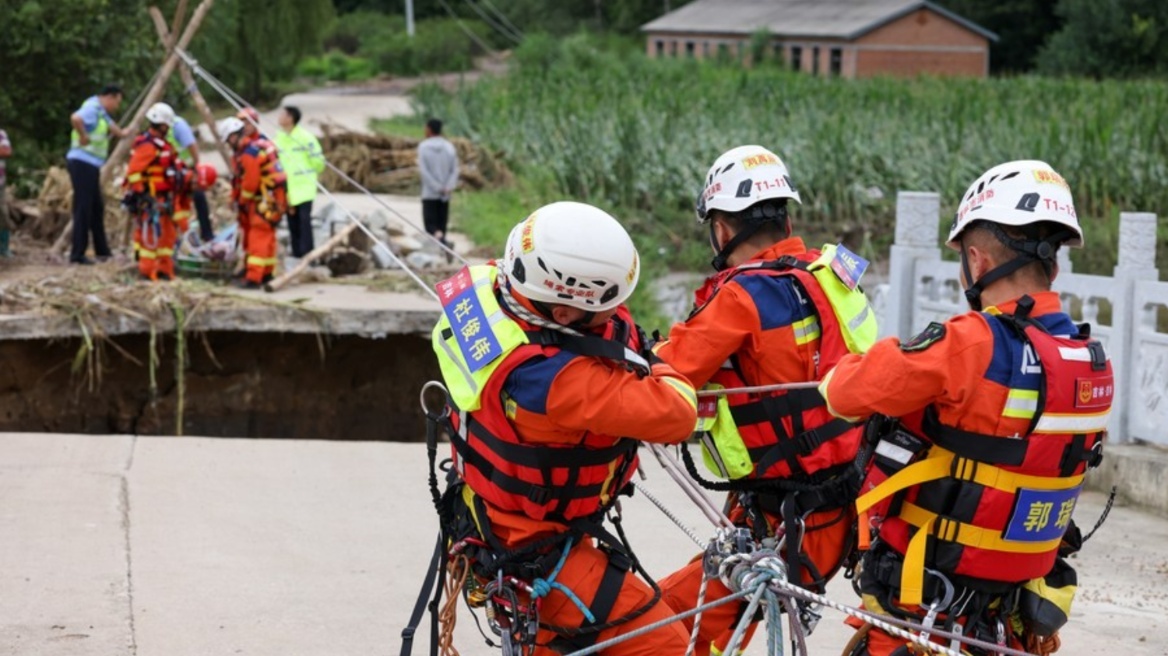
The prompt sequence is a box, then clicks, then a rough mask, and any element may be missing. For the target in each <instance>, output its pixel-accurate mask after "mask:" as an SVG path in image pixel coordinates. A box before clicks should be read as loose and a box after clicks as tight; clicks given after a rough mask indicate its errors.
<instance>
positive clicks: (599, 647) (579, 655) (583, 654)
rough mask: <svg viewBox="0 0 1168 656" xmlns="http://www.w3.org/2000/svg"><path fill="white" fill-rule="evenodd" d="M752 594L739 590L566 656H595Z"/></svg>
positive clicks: (750, 591) (749, 591) (748, 591)
mask: <svg viewBox="0 0 1168 656" xmlns="http://www.w3.org/2000/svg"><path fill="white" fill-rule="evenodd" d="M752 592H753V591H752V590H741V591H739V592H735V593H733V594H731V595H728V596H726V597H722V598H721V599H718V600H716V601H711V602H710V603H708V604H706V605H705V606H704V607H700V608H694V609H692V610H687V611H685V612H682V613H678V614H676V615H673V616H672V617H667V618H665V619H663V620H657V621H656V622H653V623H652V624H646V625H645V626H642V627H641V628H639V629H637V630H635V631H629V632H628V633H626V634H624V635H619V636H617V637H615V638H609V639H608V640H605V641H604V642H598V643H596V644H594V645H592V646H591V647H588V648H586V649H581V650H579V651H574V652H572V653H570V654H568V656H588V654H595V653H596V652H598V651H603V650H605V649H608V648H609V647H612V646H614V645H619V644H620V643H622V642H625V641H626V640H633V639H636V638H640V637H641V636H643V635H645V634H647V633H652V632H653V631H656V630H657V629H660V628H661V627H663V626H669V625H670V624H673V623H674V622H680V621H681V620H684V619H689V618H691V617H693V616H695V615H697V614H698V613H701V612H703V611H707V610H710V609H712V608H717V607H718V606H724V605H726V604H728V603H731V602H733V601H738V600H739V599H742V598H744V597H746V596H747V595H749V594H751V593H752Z"/></svg>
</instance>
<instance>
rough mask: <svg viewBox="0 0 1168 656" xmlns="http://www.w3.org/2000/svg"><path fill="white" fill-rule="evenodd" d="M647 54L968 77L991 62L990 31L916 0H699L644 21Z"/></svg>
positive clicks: (811, 69)
mask: <svg viewBox="0 0 1168 656" xmlns="http://www.w3.org/2000/svg"><path fill="white" fill-rule="evenodd" d="M641 31H643V32H644V33H645V34H646V37H647V43H646V49H647V52H648V54H649V56H650V57H695V58H703V57H717V56H730V57H734V58H736V59H749V57H748V52H749V50H750V47H751V41H752V39H754V38H755V37H756V35H760V34H766V35H768V36H767V40H768V43H767V45H766V47H767V48H768V49H769V51H770V54H772V55H774V56H778V57H781V58H782V61H784V62H785V63H786V64H787V65H789V66H790V67H791V68H794V69H796V70H801V71H806V72H808V73H812V74H816V75H838V76H842V77H848V78H852V77H870V76H873V75H900V76H912V75H918V74H921V73H927V74H933V75H969V76H978V77H984V76H986V75H987V74H989V68H990V48H989V44H990V41H997V39H998V37H997V35H996V34H994V33H993V32H990V31H989V30H987V29H985V28H983V27H981V26H980V25H977V24H975V23H973V22H971V21H969V20H967V19H965V18H962V17H961V16H958V15H957V14H955V13H953V12H951V11H949V10H948V9H945V8H943V7H941V6H939V5H937V4H935V3H933V2H920V1H917V0H694V1H693V2H690V3H689V4H686V5H685V6H683V7H681V8H680V9H677V10H676V11H672V12H670V13H668V14H665V15H664V16H661V17H660V18H658V19H656V20H654V21H652V22H649V23H646V24H645V25H644V26H642V27H641Z"/></svg>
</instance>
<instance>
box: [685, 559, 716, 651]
mask: <svg viewBox="0 0 1168 656" xmlns="http://www.w3.org/2000/svg"><path fill="white" fill-rule="evenodd" d="M709 585H710V575H709V574H707V573H706V569H705V568H704V567H703V568H702V584H701V585H700V586H698V603H697V608H698V609H700V608H701V607H702V606H704V605H705V604H706V588H708V587H709ZM701 632H702V612H701V610H699V611H698V614H697V615H694V625H693V630H692V631H690V632H689V646H688V647H686V648H685V656H693V654H694V651H695V650H696V649H697V647H698V637H699V636H700V635H701Z"/></svg>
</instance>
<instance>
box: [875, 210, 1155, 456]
mask: <svg viewBox="0 0 1168 656" xmlns="http://www.w3.org/2000/svg"><path fill="white" fill-rule="evenodd" d="M940 205H941V203H940V197H939V196H938V195H937V194H934V193H921V192H900V194H899V195H898V196H897V199H896V235H895V241H894V243H893V245H892V249H891V257H890V262H889V271H888V284H887V285H879V286H878V287H876V288H875V289H873V290H871V293H870V296H871V299H872V305H873V308H874V309H875V310H876V311H877V316H878V318H879V319H880V334H881V336H882V337H883V336H889V335H896V336H898V337H900V338H902V339H906V338H908V337H911V336H912V335H915V334H916V333H917V332H919V331H921V330H923V329H924V328H925V326H927V325H928V324H929V322H931V321H943V320H944V319H946V318H948V317H951V316H953V315H955V314H959V313H962V312H965V311H967V310H968V309H969V307H968V306H967V305H966V303H965V297H964V296H963V295H962V287H961V283H960V279H959V277H958V276H959V272H958V264H957V263H956V262H951V261H943V260H942V259H941V248H940V247H939V246H938V245H937V237H938V235H939V234H940V231H941V217H940ZM1119 221H1120V225H1119V260H1118V261H1119V264H1118V265H1116V267H1115V270H1114V272H1113V273H1112V275H1110V276H1097V275H1087V274H1082V273H1074V272H1073V271H1072V269H1071V262H1070V259H1069V255H1068V252H1067V251H1068V249H1065V248H1064V249H1061V250H1060V253H1059V275H1058V277H1057V278H1056V279H1055V283H1054V289H1055V291H1057V292H1059V296H1060V297H1061V299H1062V302H1063V308H1064V309H1065V310H1066V311H1067V312H1068V313H1069V314H1070V315H1071V317H1072V318H1073V319H1074V320H1075V321H1078V322H1084V321H1085V322H1088V323H1090V324H1092V335H1094V336H1096V337H1098V338H1099V340H1100V341H1101V342H1102V343H1103V345H1104V346H1105V347H1106V349H1107V352H1108V354H1109V355H1110V357H1111V362H1112V367H1113V368H1114V370H1115V381H1116V407H1115V409H1114V412H1113V413H1112V418H1111V427H1110V429H1111V430H1110V432H1111V439H1112V440H1113V441H1116V442H1130V441H1135V440H1139V441H1144V442H1151V443H1156V444H1160V445H1163V446H1168V332H1164V331H1163V330H1161V329H1160V328H1158V327H1157V326H1158V325H1159V326H1163V325H1164V320H1163V319H1162V317H1166V316H1168V282H1160V281H1159V271H1158V270H1157V269H1156V215H1155V214H1147V213H1134V212H1124V213H1122V214H1120V219H1119ZM946 227H948V226H946ZM1102 321H1107V322H1108V323H1102Z"/></svg>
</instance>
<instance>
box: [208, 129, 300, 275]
mask: <svg viewBox="0 0 1168 656" xmlns="http://www.w3.org/2000/svg"><path fill="white" fill-rule="evenodd" d="M219 136H220V138H221V139H223V140H224V141H226V142H227V144H228V145H230V146H231V147H232V149H233V150H234V153H235V156H234V161H233V163H232V164H233V165H232V169H233V172H234V173H233V177H232V180H231V197H232V200H234V201H235V203H236V206H237V207H238V208H239V225H240V235H241V236H242V239H243V249H244V252H245V254H246V258H247V260H246V264H247V270H246V274H245V281H244V283H243V284H242V286H243V287H244V288H249V289H255V288H259V287H260V286H261V285H263V283H265V282H268V281H269V280H271V279H272V273H273V271H274V270H275V267H276V224H278V223H279V222H280V218H281V217H282V216H283V215H284V213H285V212H286V211H287V177H286V175H285V174H284V169H283V167H281V166H280V158H279V156H278V155H277V154H276V146H275V144H273V143H272V142H270V141H268V140H267V139H266V138H264V137H263V135H261V134H260V133H259V130H258V129H257V127H256V126H255V125H254V124H250V123H245V122H244V121H243V120H242V119H240V118H238V117H229V118H225V119H223V121H222V122H221V123H220V124H219Z"/></svg>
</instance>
